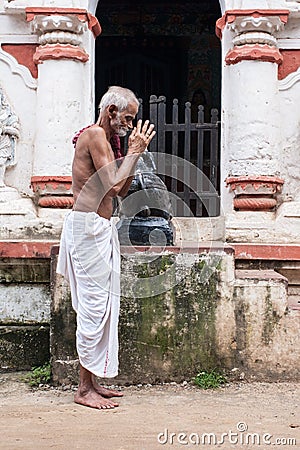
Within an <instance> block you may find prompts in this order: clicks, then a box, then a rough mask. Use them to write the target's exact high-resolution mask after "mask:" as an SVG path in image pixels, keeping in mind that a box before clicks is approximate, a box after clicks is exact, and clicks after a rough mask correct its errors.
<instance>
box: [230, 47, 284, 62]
mask: <svg viewBox="0 0 300 450" xmlns="http://www.w3.org/2000/svg"><path fill="white" fill-rule="evenodd" d="M251 60H252V61H263V62H270V63H276V64H278V65H279V64H281V63H282V60H283V58H282V55H281V54H280V51H279V50H278V48H276V47H271V46H270V45H267V44H246V45H239V46H235V47H233V49H231V50H229V52H228V53H227V55H226V57H225V62H226V64H227V65H231V64H237V63H239V62H241V61H251Z"/></svg>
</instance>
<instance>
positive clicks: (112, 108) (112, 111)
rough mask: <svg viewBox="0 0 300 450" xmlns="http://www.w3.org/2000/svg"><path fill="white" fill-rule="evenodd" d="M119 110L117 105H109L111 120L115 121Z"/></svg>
mask: <svg viewBox="0 0 300 450" xmlns="http://www.w3.org/2000/svg"><path fill="white" fill-rule="evenodd" d="M117 112H118V108H117V106H116V105H109V107H108V115H109V117H110V118H111V119H114V118H115V117H116V115H117Z"/></svg>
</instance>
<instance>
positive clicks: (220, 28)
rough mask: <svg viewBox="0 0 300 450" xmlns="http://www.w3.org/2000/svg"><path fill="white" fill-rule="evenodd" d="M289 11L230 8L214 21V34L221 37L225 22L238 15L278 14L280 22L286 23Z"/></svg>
mask: <svg viewBox="0 0 300 450" xmlns="http://www.w3.org/2000/svg"><path fill="white" fill-rule="evenodd" d="M289 14H290V11H289V10H288V9H231V10H228V11H226V12H225V14H223V16H222V17H220V19H218V20H217V22H216V35H217V36H218V38H220V39H222V32H223V29H224V28H225V26H226V23H232V22H234V21H235V19H236V18H237V17H238V16H252V17H262V16H264V17H265V16H279V17H280V20H281V22H282V23H287V21H288V16H289Z"/></svg>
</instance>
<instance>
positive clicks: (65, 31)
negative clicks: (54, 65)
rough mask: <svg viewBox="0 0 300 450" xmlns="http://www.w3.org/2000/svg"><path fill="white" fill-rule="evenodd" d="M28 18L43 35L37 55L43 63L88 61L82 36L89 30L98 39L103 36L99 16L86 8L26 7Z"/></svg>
mask: <svg viewBox="0 0 300 450" xmlns="http://www.w3.org/2000/svg"><path fill="white" fill-rule="evenodd" d="M26 19H27V21H28V22H32V31H33V32H34V33H36V34H37V35H38V36H39V44H40V47H39V48H38V49H37V51H36V53H35V55H34V62H35V63H36V64H39V63H41V62H43V61H45V60H47V59H73V60H77V61H81V62H86V61H87V60H88V58H89V56H88V54H87V53H86V52H85V50H84V49H83V48H82V47H81V43H82V35H83V33H84V32H85V31H86V30H87V28H89V29H90V30H91V31H92V32H93V34H94V36H95V37H97V36H98V35H99V34H100V33H101V27H100V24H99V22H98V20H97V18H96V17H94V16H92V15H91V14H89V13H88V12H87V11H86V10H84V9H76V8H26Z"/></svg>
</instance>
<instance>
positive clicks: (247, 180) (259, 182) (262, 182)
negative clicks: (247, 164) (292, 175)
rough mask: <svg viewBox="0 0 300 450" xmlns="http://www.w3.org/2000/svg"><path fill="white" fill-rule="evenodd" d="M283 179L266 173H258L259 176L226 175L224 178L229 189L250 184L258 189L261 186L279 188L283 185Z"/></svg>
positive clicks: (244, 187) (243, 187)
mask: <svg viewBox="0 0 300 450" xmlns="http://www.w3.org/2000/svg"><path fill="white" fill-rule="evenodd" d="M283 183H284V180H283V179H282V178H279V177H275V176H274V177H273V176H267V175H259V176H256V175H255V176H241V177H228V178H226V184H227V186H230V187H231V189H236V187H237V186H240V187H241V188H242V189H246V187H247V186H248V185H249V184H251V186H252V187H253V188H254V189H255V190H256V191H258V189H259V188H261V186H265V187H268V188H270V187H274V188H275V190H276V191H277V190H280V189H281V186H282V185H283Z"/></svg>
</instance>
